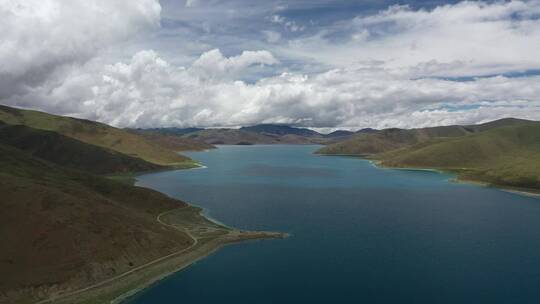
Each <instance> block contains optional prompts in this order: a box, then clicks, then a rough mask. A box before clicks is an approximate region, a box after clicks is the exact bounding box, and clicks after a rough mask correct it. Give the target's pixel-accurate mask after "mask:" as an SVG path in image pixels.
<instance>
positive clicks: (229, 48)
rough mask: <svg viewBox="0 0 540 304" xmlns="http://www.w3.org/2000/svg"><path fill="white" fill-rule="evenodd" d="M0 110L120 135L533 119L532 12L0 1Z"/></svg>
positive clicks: (501, 5)
mask: <svg viewBox="0 0 540 304" xmlns="http://www.w3.org/2000/svg"><path fill="white" fill-rule="evenodd" d="M0 35H2V37H3V39H2V40H0V103H4V104H8V105H13V106H18V107H24V108H32V109H40V110H45V111H49V112H53V113H57V114H64V115H73V116H77V117H84V118H89V119H95V120H99V121H102V122H106V123H110V124H113V125H117V126H121V127H124V126H129V127H159V126H177V127H191V126H202V127H222V126H224V127H238V126H242V125H251V124H256V123H285V124H292V125H298V126H305V127H311V128H316V129H318V130H322V131H331V130H334V129H337V128H345V129H352V130H354V129H359V128H364V127H375V128H385V127H424V126H432V125H441V124H468V123H479V122H485V121H488V120H493V119H497V118H502V117H510V116H513V117H521V118H528V119H537V120H538V119H540V98H539V96H540V75H539V74H540V73H539V72H538V71H540V57H539V56H538V52H539V51H540V1H538V0H530V1H526V0H523V1H474V2H473V1H339V0H337V1H323V0H312V1H307V0H303V1H253V0H251V1H250V0H228V1H221V0H162V1H158V0H131V1H128V0H95V1H92V2H87V1H82V0H79V1H69V2H66V1H60V0H28V1H25V2H22V3H21V2H19V1H15V0H4V1H0Z"/></svg>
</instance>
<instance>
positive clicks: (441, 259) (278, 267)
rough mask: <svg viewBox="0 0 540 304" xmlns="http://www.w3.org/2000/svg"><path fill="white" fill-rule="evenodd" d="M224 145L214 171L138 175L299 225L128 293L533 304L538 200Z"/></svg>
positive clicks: (276, 149) (201, 201) (242, 215)
mask: <svg viewBox="0 0 540 304" xmlns="http://www.w3.org/2000/svg"><path fill="white" fill-rule="evenodd" d="M317 148H318V146H220V147H219V149H217V150H211V151H207V152H193V153H188V155H189V156H190V157H192V158H194V159H196V160H197V161H200V162H201V163H202V164H203V165H205V166H207V168H204V169H199V170H179V171H168V172H157V173H152V174H147V175H143V176H140V177H138V182H137V185H141V186H145V187H149V188H152V189H155V190H158V191H161V192H164V193H166V194H168V195H170V196H173V197H176V198H179V199H182V200H184V201H187V202H189V203H193V204H195V205H198V206H201V207H203V208H205V210H206V211H207V212H208V214H209V215H210V216H211V217H213V218H215V219H217V220H219V221H220V222H223V223H225V224H227V225H229V226H232V227H237V228H243V229H250V230H256V229H257V230H269V231H282V232H288V233H291V234H292V236H291V237H290V238H287V239H284V240H269V241H256V242H248V243H242V244H238V245H232V246H227V247H225V248H223V249H221V250H219V251H218V252H217V253H215V254H213V255H212V256H210V257H208V258H206V259H204V260H201V261H199V262H197V263H196V264H194V265H191V266H190V267H188V268H187V269H185V270H183V271H181V272H178V273H176V274H174V275H172V276H170V277H168V278H166V279H164V280H162V281H160V282H158V283H157V284H155V285H153V286H151V287H150V288H148V289H146V290H144V291H142V292H140V293H139V294H138V295H136V296H135V297H133V298H131V299H129V301H128V303H131V304H134V303H135V304H147V303H148V304H150V303H161V304H163V303H183V304H184V303H185V304H195V303H197V304H200V303H236V304H241V303H246V304H248V303H249V304H252V303H362V302H364V303H430V304H431V303H505V304H507V303H537V302H538V299H539V298H540V288H538V286H540V200H539V199H537V198H532V197H526V196H520V195H516V194H512V193H508V192H505V191H501V190H498V189H494V188H487V187H480V186H476V185H469V184H461V183H452V182H449V181H448V180H449V179H451V178H452V176H451V175H446V174H440V173H436V172H430V171H411V170H392V169H380V168H376V167H374V166H372V165H371V164H370V163H369V162H368V161H366V160H360V159H356V158H352V157H325V156H317V155H314V154H312V152H313V151H315V150H316V149H317Z"/></svg>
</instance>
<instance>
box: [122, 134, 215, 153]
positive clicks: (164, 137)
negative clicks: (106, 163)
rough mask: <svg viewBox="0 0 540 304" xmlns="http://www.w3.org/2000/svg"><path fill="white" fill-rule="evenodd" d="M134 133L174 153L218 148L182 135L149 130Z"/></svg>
mask: <svg viewBox="0 0 540 304" xmlns="http://www.w3.org/2000/svg"><path fill="white" fill-rule="evenodd" d="M132 132H135V133H136V134H139V135H142V136H143V137H144V138H145V139H146V140H148V141H150V142H152V143H155V144H157V145H159V146H161V147H164V148H167V149H169V150H173V151H203V150H209V149H215V148H216V147H215V146H214V145H211V144H209V143H206V142H204V141H199V140H194V139H191V138H189V137H183V136H180V135H174V134H167V133H161V132H157V131H147V130H132Z"/></svg>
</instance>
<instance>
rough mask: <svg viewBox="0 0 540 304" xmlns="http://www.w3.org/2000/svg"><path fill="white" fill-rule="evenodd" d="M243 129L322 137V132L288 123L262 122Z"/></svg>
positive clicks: (264, 132)
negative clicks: (288, 124)
mask: <svg viewBox="0 0 540 304" xmlns="http://www.w3.org/2000/svg"><path fill="white" fill-rule="evenodd" d="M240 130H242V131H249V132H255V133H261V134H268V135H278V136H281V135H298V136H303V137H322V134H320V133H318V132H315V131H313V130H310V129H306V128H296V127H291V126H287V125H274V124H260V125H254V126H249V127H242V128H240Z"/></svg>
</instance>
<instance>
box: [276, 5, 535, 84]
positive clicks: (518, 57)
mask: <svg viewBox="0 0 540 304" xmlns="http://www.w3.org/2000/svg"><path fill="white" fill-rule="evenodd" d="M539 14H540V1H537V0H533V1H505V2H503V1H497V2H483V1H465V2H460V3H458V4H453V5H452V4H447V5H442V6H437V7H435V8H433V9H417V10H413V9H412V8H410V7H409V6H391V7H389V8H387V9H385V10H383V11H381V12H378V13H376V14H371V15H362V16H358V17H355V18H353V19H351V20H345V21H339V22H336V23H335V24H333V25H332V26H328V27H325V28H323V29H321V30H320V31H319V32H317V33H315V34H314V35H311V36H307V37H300V38H298V39H293V40H292V41H290V42H289V44H288V45H286V46H284V47H283V48H282V49H281V50H280V51H279V52H276V53H278V54H287V55H288V56H298V57H303V58H310V59H311V60H314V61H317V62H320V63H324V64H326V65H329V66H334V67H336V66H340V67H344V66H349V65H351V64H354V63H358V62H361V61H366V60H377V61H383V62H384V63H385V64H386V66H387V67H388V68H393V69H397V68H401V69H405V68H411V69H412V68H417V70H416V72H417V75H416V76H417V77H422V76H463V75H489V74H498V73H506V72H510V71H523V70H527V69H539V68H540V57H538V56H537V54H536V53H537V51H536V50H539V49H540V18H539V17H538V16H539ZM427 65H430V69H429V70H421V69H418V67H421V66H424V67H425V66H427Z"/></svg>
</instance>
